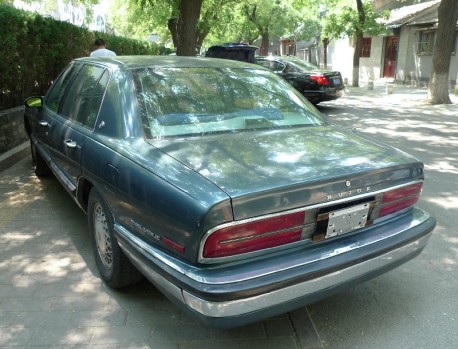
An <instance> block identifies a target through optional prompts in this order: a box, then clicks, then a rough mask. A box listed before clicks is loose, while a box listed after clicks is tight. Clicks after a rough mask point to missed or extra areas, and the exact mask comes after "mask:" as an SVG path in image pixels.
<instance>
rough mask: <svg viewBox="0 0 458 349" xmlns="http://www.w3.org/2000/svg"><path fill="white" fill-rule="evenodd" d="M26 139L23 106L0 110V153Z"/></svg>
mask: <svg viewBox="0 0 458 349" xmlns="http://www.w3.org/2000/svg"><path fill="white" fill-rule="evenodd" d="M27 140H28V137H27V134H26V132H25V130H24V107H16V108H12V109H7V110H2V111H0V154H3V153H5V152H7V151H8V150H11V149H12V148H14V147H16V146H18V145H20V144H22V143H24V142H25V141H27Z"/></svg>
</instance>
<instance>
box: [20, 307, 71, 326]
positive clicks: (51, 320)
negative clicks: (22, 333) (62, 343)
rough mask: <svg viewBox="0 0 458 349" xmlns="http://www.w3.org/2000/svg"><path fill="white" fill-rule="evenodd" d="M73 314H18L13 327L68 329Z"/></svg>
mask: <svg viewBox="0 0 458 349" xmlns="http://www.w3.org/2000/svg"><path fill="white" fill-rule="evenodd" d="M72 315H73V313H72V312H71V311H50V312H42V311H24V312H21V313H17V315H16V317H15V318H14V321H13V323H12V326H15V327H18V326H21V327H27V328H37V327H66V326H68V324H69V322H70V319H71V317H72Z"/></svg>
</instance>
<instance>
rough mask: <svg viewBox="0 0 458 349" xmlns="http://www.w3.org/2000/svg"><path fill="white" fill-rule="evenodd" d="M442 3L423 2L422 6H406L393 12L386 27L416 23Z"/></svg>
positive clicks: (437, 1)
mask: <svg viewBox="0 0 458 349" xmlns="http://www.w3.org/2000/svg"><path fill="white" fill-rule="evenodd" d="M440 2H441V0H434V1H428V2H422V3H420V4H416V5H411V6H404V7H401V8H398V9H395V10H392V11H391V13H390V17H389V18H388V20H387V22H386V25H387V26H388V27H399V26H401V25H403V24H406V23H409V22H411V21H414V20H415V19H416V18H418V17H419V16H420V15H421V14H422V13H423V12H425V11H426V10H428V9H430V8H432V7H438V6H439V4H440ZM435 20H437V12H436V15H435Z"/></svg>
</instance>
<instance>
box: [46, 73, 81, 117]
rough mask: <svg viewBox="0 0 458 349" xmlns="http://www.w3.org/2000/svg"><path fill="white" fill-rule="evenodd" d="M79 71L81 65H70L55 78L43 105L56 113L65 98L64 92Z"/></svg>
mask: <svg viewBox="0 0 458 349" xmlns="http://www.w3.org/2000/svg"><path fill="white" fill-rule="evenodd" d="M79 69H81V64H70V65H69V66H68V67H67V68H66V69H65V70H64V71H63V72H62V73H61V74H60V76H59V77H58V78H57V80H56V81H55V82H54V84H53V85H52V87H51V89H50V90H49V92H48V94H47V95H46V98H45V105H46V106H47V107H48V108H49V109H51V110H52V111H54V112H56V113H57V112H58V111H59V108H60V106H61V104H62V101H63V99H64V97H65V91H66V90H67V86H68V84H69V83H70V82H71V81H72V80H73V77H74V76H75V75H76V74H77V73H78V71H79Z"/></svg>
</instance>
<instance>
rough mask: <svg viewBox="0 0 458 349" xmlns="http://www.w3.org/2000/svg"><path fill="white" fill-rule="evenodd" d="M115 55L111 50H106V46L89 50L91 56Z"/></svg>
mask: <svg viewBox="0 0 458 349" xmlns="http://www.w3.org/2000/svg"><path fill="white" fill-rule="evenodd" d="M113 56H116V53H114V52H113V51H110V50H107V49H106V48H99V49H97V50H95V51H92V52H91V57H113Z"/></svg>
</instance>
